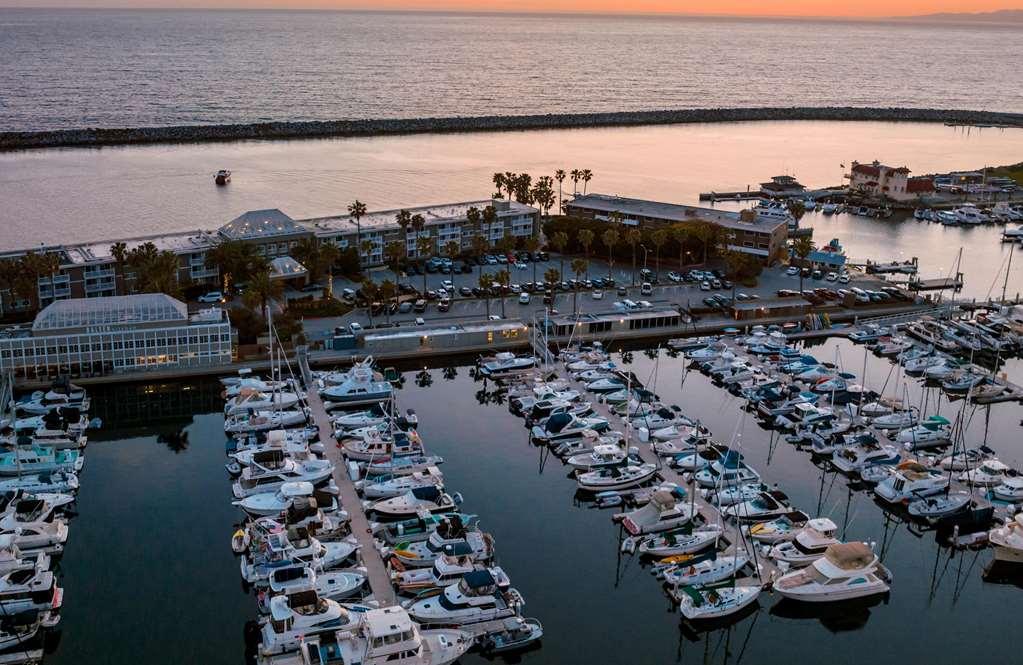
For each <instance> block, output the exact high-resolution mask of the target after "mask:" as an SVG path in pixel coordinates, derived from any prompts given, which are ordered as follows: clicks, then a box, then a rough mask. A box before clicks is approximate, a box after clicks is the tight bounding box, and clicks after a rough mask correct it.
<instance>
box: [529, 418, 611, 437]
mask: <svg viewBox="0 0 1023 665" xmlns="http://www.w3.org/2000/svg"><path fill="white" fill-rule="evenodd" d="M610 427H611V425H610V424H609V423H608V421H607V420H606V419H604V418H601V417H592V418H580V417H578V416H574V415H572V414H569V413H558V414H555V415H553V416H551V417H550V418H548V419H547V422H545V423H544V424H543V426H540V425H537V426H535V427H533V428H532V430H530V431H531V433H532V435H533V438H534V439H535V440H537V441H540V442H543V443H547V444H551V443H554V442H559V441H563V440H565V439H573V438H576V437H579V436H582V435H583V433H584V432H586V431H589V430H592V431H594V432H598V433H599V432H605V431H607V430H608V429H610Z"/></svg>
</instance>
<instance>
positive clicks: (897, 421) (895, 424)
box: [871, 407, 920, 430]
mask: <svg viewBox="0 0 1023 665" xmlns="http://www.w3.org/2000/svg"><path fill="white" fill-rule="evenodd" d="M919 420H920V417H919V414H918V412H917V410H916V407H910V408H909V409H906V410H903V411H893V412H892V413H889V414H886V415H883V416H879V417H877V418H874V420H873V421H872V422H871V425H873V426H874V428H876V429H880V430H890V429H905V428H907V427H913V426H915V425H916V424H917V423H918V422H919Z"/></svg>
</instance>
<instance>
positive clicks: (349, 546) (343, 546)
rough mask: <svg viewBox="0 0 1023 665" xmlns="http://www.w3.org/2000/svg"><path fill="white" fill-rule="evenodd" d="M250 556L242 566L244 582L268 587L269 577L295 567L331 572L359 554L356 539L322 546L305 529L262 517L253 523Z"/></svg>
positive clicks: (244, 558) (243, 559)
mask: <svg viewBox="0 0 1023 665" xmlns="http://www.w3.org/2000/svg"><path fill="white" fill-rule="evenodd" d="M252 526H253V528H252V529H251V532H252V533H253V537H252V538H251V540H250V541H249V544H248V552H247V553H246V554H245V556H243V557H241V561H240V564H239V568H240V572H241V576H242V579H243V580H245V581H246V582H248V583H249V584H258V585H260V586H266V585H267V584H269V578H270V573H272V572H273V571H274V570H277V569H278V568H281V567H284V566H291V565H294V564H296V563H304V564H308V565H310V566H312V567H314V568H316V569H318V570H319V569H322V570H329V569H331V568H339V567H343V566H345V565H347V564H349V563H350V562H351V561H352V560H353V559H354V558H355V554H356V553H357V552H358V551H359V545H358V543H356V542H355V540H354V539H351V538H349V539H345V540H339V541H330V542H321V541H320V540H319V539H317V538H315V537H313V536H312V535H310V533H309V531H308V530H307V529H304V528H288V527H285V526H284V525H282V524H280V523H279V522H276V521H274V520H271V519H269V518H266V517H263V518H260V519H259V520H256V522H254V523H253V525H252Z"/></svg>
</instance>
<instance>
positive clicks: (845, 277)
mask: <svg viewBox="0 0 1023 665" xmlns="http://www.w3.org/2000/svg"><path fill="white" fill-rule="evenodd" d="M838 281H839V283H840V284H848V283H849V275H848V274H846V273H842V274H841V275H839V276H838Z"/></svg>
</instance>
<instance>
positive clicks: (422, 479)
mask: <svg viewBox="0 0 1023 665" xmlns="http://www.w3.org/2000/svg"><path fill="white" fill-rule="evenodd" d="M443 486H444V474H443V473H441V472H440V469H438V468H437V467H435V466H431V467H427V468H425V469H423V470H422V471H416V472H414V473H408V474H401V475H398V476H394V477H393V478H388V479H387V480H382V481H379V482H369V481H364V482H363V483H362V484H360V485H358V486H357V487H358V489H359V490H360V491H361V492H362V495H363V496H364V497H366V498H367V499H389V498H391V497H394V496H398V495H399V494H404V493H405V492H408V491H409V490H413V489H416V488H418V487H439V488H442V487H443Z"/></svg>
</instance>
